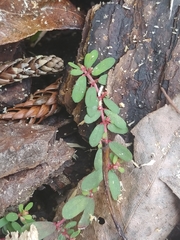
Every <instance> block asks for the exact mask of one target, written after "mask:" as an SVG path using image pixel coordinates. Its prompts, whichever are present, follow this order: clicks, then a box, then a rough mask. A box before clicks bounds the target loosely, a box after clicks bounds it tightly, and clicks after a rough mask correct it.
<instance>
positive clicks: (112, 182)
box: [108, 170, 121, 201]
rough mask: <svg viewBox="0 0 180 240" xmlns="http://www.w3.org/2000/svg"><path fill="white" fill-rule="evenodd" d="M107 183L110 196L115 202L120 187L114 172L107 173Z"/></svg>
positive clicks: (119, 192)
mask: <svg viewBox="0 0 180 240" xmlns="http://www.w3.org/2000/svg"><path fill="white" fill-rule="evenodd" d="M108 183H109V189H110V192H111V196H112V198H113V199H114V200H116V201H117V200H118V197H119V195H120V194H121V186H120V182H119V178H118V177H117V175H116V174H115V172H113V171H112V170H110V171H109V172H108Z"/></svg>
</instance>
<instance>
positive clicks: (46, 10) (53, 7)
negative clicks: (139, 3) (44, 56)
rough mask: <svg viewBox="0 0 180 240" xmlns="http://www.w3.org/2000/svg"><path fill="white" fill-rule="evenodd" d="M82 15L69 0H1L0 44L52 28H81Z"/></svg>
mask: <svg viewBox="0 0 180 240" xmlns="http://www.w3.org/2000/svg"><path fill="white" fill-rule="evenodd" d="M83 23H84V16H83V14H82V13H81V12H79V11H78V10H77V9H76V7H74V5H72V3H71V2H70V1H69V0H61V1H58V0H46V1H44V0H13V1H12V0H3V1H1V2H0V29H1V31H0V44H1V45H2V44H6V43H12V42H16V41H19V40H21V39H23V38H26V37H28V36H31V35H33V34H35V33H36V32H37V31H49V30H53V29H82V27H83Z"/></svg>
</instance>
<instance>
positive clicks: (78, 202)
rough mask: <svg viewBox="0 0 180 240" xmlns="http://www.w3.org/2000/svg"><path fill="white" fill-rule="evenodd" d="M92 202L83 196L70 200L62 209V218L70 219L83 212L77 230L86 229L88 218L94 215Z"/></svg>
mask: <svg viewBox="0 0 180 240" xmlns="http://www.w3.org/2000/svg"><path fill="white" fill-rule="evenodd" d="M94 208H95V204H94V200H93V199H92V198H89V197H85V196H83V195H78V196H76V197H73V198H71V199H70V200H69V201H68V202H67V203H66V204H65V205H64V207H63V209H62V216H63V218H65V219H72V218H74V217H76V216H77V215H79V214H80V213H81V212H83V214H82V216H81V219H80V221H79V223H78V229H84V228H86V227H87V226H88V225H89V223H90V220H89V216H90V215H93V214H94Z"/></svg>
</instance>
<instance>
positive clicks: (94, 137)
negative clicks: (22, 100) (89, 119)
mask: <svg viewBox="0 0 180 240" xmlns="http://www.w3.org/2000/svg"><path fill="white" fill-rule="evenodd" d="M103 133H104V126H103V124H98V125H97V126H96V127H95V128H94V129H93V131H92V133H91V135H90V137H89V144H90V145H91V147H96V146H97V145H98V144H99V142H100V140H101V139H102V136H103Z"/></svg>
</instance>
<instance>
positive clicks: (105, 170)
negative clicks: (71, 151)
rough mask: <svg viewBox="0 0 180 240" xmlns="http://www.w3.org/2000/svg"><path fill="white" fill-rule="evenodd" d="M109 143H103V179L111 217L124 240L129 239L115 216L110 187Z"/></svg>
mask: <svg viewBox="0 0 180 240" xmlns="http://www.w3.org/2000/svg"><path fill="white" fill-rule="evenodd" d="M109 150H110V149H109V145H108V144H107V143H105V142H104V143H103V149H102V151H103V180H104V185H105V191H106V194H107V200H108V203H109V204H108V206H109V210H110V213H111V217H112V220H113V222H114V225H115V227H116V229H117V232H118V234H119V236H120V237H121V238H122V239H123V240H128V239H127V238H126V237H125V235H124V232H123V230H122V228H121V226H120V225H119V223H118V221H117V220H116V218H115V210H114V207H113V203H112V199H111V193H110V189H109V185H108V171H109V169H108V166H109V162H110V161H109V153H110V151H109Z"/></svg>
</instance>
